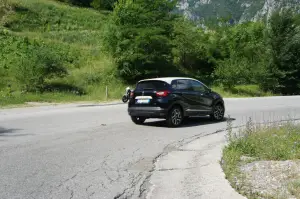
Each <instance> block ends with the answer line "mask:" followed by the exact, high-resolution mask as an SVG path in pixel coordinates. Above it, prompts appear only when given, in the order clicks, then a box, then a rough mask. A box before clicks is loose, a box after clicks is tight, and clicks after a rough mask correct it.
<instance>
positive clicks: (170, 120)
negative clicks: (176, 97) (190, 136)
mask: <svg viewBox="0 0 300 199" xmlns="http://www.w3.org/2000/svg"><path fill="white" fill-rule="evenodd" d="M182 121H183V113H182V110H181V108H180V107H179V106H175V107H173V108H172V109H171V111H170V112H169V114H168V117H167V125H168V126H169V127H178V126H180V125H181V123H182Z"/></svg>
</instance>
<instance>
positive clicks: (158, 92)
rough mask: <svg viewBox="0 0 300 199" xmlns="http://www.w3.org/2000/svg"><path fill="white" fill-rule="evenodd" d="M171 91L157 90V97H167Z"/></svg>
mask: <svg viewBox="0 0 300 199" xmlns="http://www.w3.org/2000/svg"><path fill="white" fill-rule="evenodd" d="M169 93H170V91H157V92H156V96H157V97H166V96H168V95H169Z"/></svg>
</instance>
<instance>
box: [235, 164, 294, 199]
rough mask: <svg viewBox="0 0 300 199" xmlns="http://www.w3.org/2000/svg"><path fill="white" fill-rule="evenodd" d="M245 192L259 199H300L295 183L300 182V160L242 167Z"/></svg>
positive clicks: (242, 181)
mask: <svg viewBox="0 0 300 199" xmlns="http://www.w3.org/2000/svg"><path fill="white" fill-rule="evenodd" d="M240 170H241V172H242V174H243V178H242V179H241V180H240V182H239V183H242V184H243V185H244V186H243V192H245V193H247V195H257V196H258V197H257V198H262V199H264V198H276V199H277V198H278V199H283V198H284V199H298V198H299V197H300V195H297V194H296V193H297V192H295V191H293V189H295V187H293V183H294V182H298V181H299V180H300V160H293V161H292V160H288V161H255V162H252V163H248V164H245V165H243V166H241V167H240Z"/></svg>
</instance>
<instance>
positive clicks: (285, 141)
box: [222, 120, 300, 199]
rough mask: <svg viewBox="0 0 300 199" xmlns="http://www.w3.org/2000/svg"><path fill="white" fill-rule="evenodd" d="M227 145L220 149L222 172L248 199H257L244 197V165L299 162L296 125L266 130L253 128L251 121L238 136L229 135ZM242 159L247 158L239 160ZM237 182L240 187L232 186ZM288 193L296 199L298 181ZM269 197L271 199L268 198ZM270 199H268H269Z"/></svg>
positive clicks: (299, 132) (299, 130)
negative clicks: (255, 162)
mask: <svg viewBox="0 0 300 199" xmlns="http://www.w3.org/2000/svg"><path fill="white" fill-rule="evenodd" d="M228 139H229V143H228V145H227V146H226V147H225V148H224V149H223V164H222V167H223V170H224V173H225V175H226V178H227V179H228V180H229V182H230V183H231V185H232V186H233V187H234V188H235V189H236V190H237V191H238V192H240V193H241V194H245V195H246V196H247V197H248V198H249V199H252V198H253V199H254V198H260V197H258V195H257V193H252V194H249V193H244V192H243V188H244V186H247V185H246V184H243V179H244V177H245V176H244V174H243V173H241V171H240V169H239V168H240V166H242V165H243V164H246V163H250V162H254V161H260V160H266V161H271V160H274V161H284V160H299V159H300V125H299V124H294V123H292V122H288V123H286V124H282V125H277V126H276V125H272V126H268V127H262V126H260V127H259V126H254V125H253V124H251V120H250V122H249V123H247V125H246V128H245V129H244V130H241V131H240V132H239V133H238V135H237V134H235V133H232V131H229V134H228ZM242 157H249V158H250V159H248V160H246V161H245V160H242V159H241V158H242ZM237 179H239V180H240V182H242V183H240V184H238V185H237V184H236V182H237ZM289 191H290V192H291V193H292V194H293V195H294V196H296V198H299V197H300V181H299V179H298V180H297V179H296V180H295V181H293V182H292V183H291V184H290V185H289ZM270 197H271V196H270ZM271 198H272V197H271Z"/></svg>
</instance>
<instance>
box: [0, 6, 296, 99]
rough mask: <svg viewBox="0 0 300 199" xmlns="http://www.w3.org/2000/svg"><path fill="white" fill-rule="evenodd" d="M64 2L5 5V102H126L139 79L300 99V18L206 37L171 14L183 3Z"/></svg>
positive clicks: (1, 33) (0, 72)
mask: <svg viewBox="0 0 300 199" xmlns="http://www.w3.org/2000/svg"><path fill="white" fill-rule="evenodd" d="M61 1H63V0H61ZM61 1H52V0H22V1H21V0H4V1H1V3H0V23H1V24H0V104H1V105H5V104H12V103H23V102H28V101H75V100H82V101H84V100H105V88H106V86H107V87H108V94H109V96H108V97H109V99H113V98H120V97H121V95H122V93H123V92H124V89H125V87H126V86H127V85H133V84H134V83H135V81H137V80H138V79H140V78H146V77H159V76H170V75H173V76H175V75H176V76H178V75H180V76H192V77H195V78H199V79H201V80H202V81H204V83H206V84H208V85H210V86H213V88H215V89H216V90H217V91H219V92H221V93H222V94H224V96H264V95H270V93H271V92H273V93H278V94H294V93H297V92H299V89H298V88H299V85H300V84H299V80H298V79H297V77H299V71H300V70H299V66H300V65H299V64H300V61H299V59H298V58H299V56H297V55H298V53H299V52H298V50H297V49H298V47H299V43H300V41H299V16H298V15H289V14H287V12H289V11H287V12H286V13H277V14H274V16H273V18H272V20H271V23H270V24H271V26H270V28H266V27H267V26H266V25H265V24H264V23H262V22H255V23H254V22H249V23H244V24H240V25H236V26H230V25H228V23H226V21H225V22H222V23H221V25H218V26H216V25H215V24H207V27H209V29H207V30H206V29H202V28H200V27H198V28H197V26H196V24H195V23H192V22H190V21H188V20H186V19H184V18H182V17H181V16H179V15H176V14H171V11H173V10H174V8H175V5H176V3H177V2H176V1H166V0H155V1H143V0H135V1H133V0H119V2H118V3H116V4H115V6H114V8H112V7H109V6H108V7H106V6H105V5H106V4H104V3H105V2H106V1H105V0H103V1H97V0H94V1H89V4H86V5H83V4H80V3H78V2H85V0H72V1H67V0H66V1H64V2H66V3H63V2H61ZM107 2H112V1H107ZM68 3H70V4H68ZM97 3H98V4H97ZM80 6H82V7H80ZM111 10H112V11H111ZM262 80H264V81H262ZM245 85H249V86H245Z"/></svg>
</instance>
